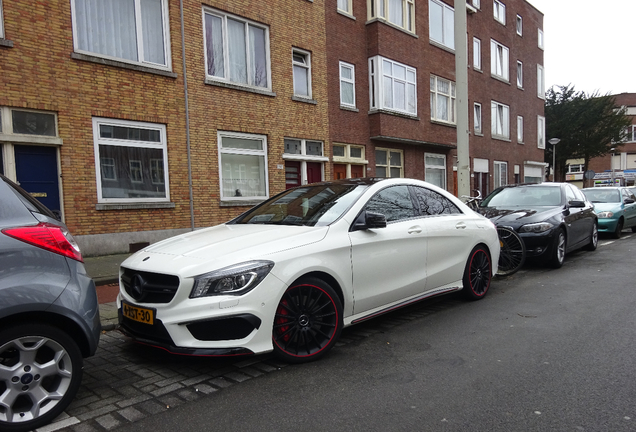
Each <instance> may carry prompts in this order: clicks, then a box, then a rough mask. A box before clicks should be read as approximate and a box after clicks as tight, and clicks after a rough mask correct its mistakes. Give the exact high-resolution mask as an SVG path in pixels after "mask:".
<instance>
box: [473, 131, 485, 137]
mask: <svg viewBox="0 0 636 432" xmlns="http://www.w3.org/2000/svg"><path fill="white" fill-rule="evenodd" d="M475 136H478V137H483V136H484V134H483V133H482V132H475Z"/></svg>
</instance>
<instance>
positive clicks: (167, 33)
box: [71, 0, 172, 71]
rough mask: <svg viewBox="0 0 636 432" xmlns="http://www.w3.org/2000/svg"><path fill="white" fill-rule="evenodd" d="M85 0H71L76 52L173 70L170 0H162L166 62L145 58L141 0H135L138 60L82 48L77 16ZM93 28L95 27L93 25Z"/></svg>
mask: <svg viewBox="0 0 636 432" xmlns="http://www.w3.org/2000/svg"><path fill="white" fill-rule="evenodd" d="M79 1H84V0H71V15H72V26H73V49H74V51H75V52H76V53H80V54H86V55H90V56H93V57H100V58H105V59H109V60H114V61H118V62H123V63H129V64H133V65H139V66H144V67H150V68H153V69H161V70H166V71H171V70H172V59H171V48H170V16H169V10H168V1H169V0H161V19H162V29H161V30H162V35H163V57H164V64H159V63H153V62H151V61H147V60H145V59H144V35H143V33H144V32H143V30H141V29H142V28H143V27H142V26H143V20H142V17H141V0H135V2H134V7H135V29H134V30H135V34H136V36H137V38H136V40H137V61H135V60H130V59H126V58H122V57H117V56H112V55H108V54H102V53H98V52H94V51H90V50H87V49H81V48H80V37H79V31H80V29H79V26H78V22H77V21H78V18H77V2H79ZM91 28H93V27H91Z"/></svg>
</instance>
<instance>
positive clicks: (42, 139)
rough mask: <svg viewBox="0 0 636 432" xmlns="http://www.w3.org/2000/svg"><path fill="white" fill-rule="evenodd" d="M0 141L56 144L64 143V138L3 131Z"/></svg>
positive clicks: (0, 134)
mask: <svg viewBox="0 0 636 432" xmlns="http://www.w3.org/2000/svg"><path fill="white" fill-rule="evenodd" d="M0 142H13V143H29V144H45V145H56V146H59V145H62V144H64V141H63V140H62V138H58V137H47V136H41V135H17V134H16V135H12V134H3V133H0Z"/></svg>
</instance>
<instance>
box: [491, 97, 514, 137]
mask: <svg viewBox="0 0 636 432" xmlns="http://www.w3.org/2000/svg"><path fill="white" fill-rule="evenodd" d="M490 108H491V128H492V132H491V133H492V136H493V137H497V138H503V139H510V107H508V105H504V104H501V103H499V102H495V101H492V102H491V105H490Z"/></svg>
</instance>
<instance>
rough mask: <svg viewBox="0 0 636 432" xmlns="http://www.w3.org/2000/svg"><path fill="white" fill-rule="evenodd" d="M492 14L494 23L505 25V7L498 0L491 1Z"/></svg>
mask: <svg viewBox="0 0 636 432" xmlns="http://www.w3.org/2000/svg"><path fill="white" fill-rule="evenodd" d="M492 14H493V17H494V18H495V21H497V22H500V23H501V24H503V25H506V5H505V4H503V3H502V2H500V1H499V0H493V5H492Z"/></svg>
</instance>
